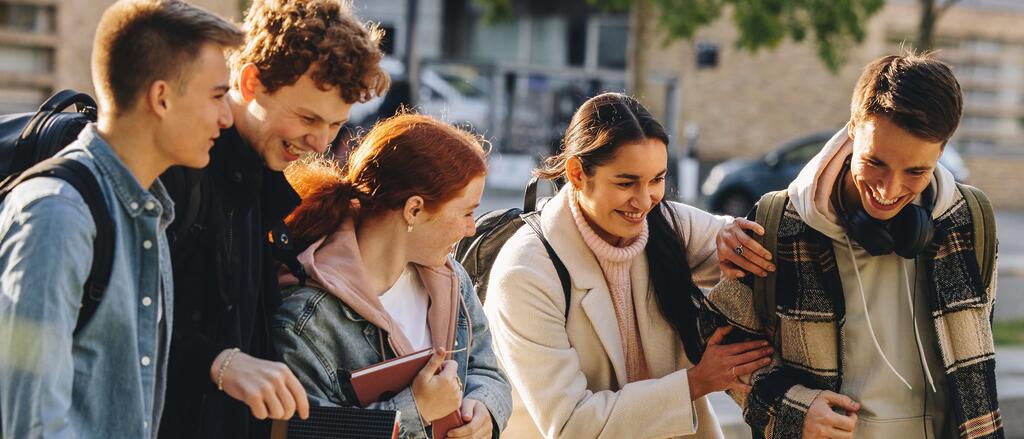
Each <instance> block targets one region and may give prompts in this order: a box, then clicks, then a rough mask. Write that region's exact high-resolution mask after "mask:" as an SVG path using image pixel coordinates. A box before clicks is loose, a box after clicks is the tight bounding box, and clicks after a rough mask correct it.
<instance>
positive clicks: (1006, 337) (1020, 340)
mask: <svg viewBox="0 0 1024 439" xmlns="http://www.w3.org/2000/svg"><path fill="white" fill-rule="evenodd" d="M992 338H994V339H995V342H996V344H997V345H1003V346H1014V345H1016V346H1021V345H1024V320H1009V321H1000V320H996V321H995V323H993V324H992Z"/></svg>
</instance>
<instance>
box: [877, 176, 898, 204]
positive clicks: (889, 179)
mask: <svg viewBox="0 0 1024 439" xmlns="http://www.w3.org/2000/svg"><path fill="white" fill-rule="evenodd" d="M903 186H904V184H903V182H902V181H900V179H899V177H897V176H894V175H892V174H891V173H886V174H885V175H883V176H882V178H881V180H880V181H879V185H878V187H876V188H875V190H877V191H878V195H879V196H880V197H882V198H885V199H887V200H891V199H893V198H896V197H898V196H900V195H901V192H902V191H901V190H900V188H902V187H903Z"/></svg>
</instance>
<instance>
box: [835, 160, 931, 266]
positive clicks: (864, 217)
mask: <svg viewBox="0 0 1024 439" xmlns="http://www.w3.org/2000/svg"><path fill="white" fill-rule="evenodd" d="M848 171H849V165H847V167H846V169H845V170H844V174H845V172H848ZM842 177H845V175H843V176H842ZM838 184H842V178H841V179H840V183H838ZM934 197H935V190H934V189H932V185H931V183H929V184H928V187H927V188H925V190H924V193H923V196H922V197H921V202H922V204H923V206H918V205H916V204H908V205H906V206H905V207H904V208H903V210H901V211H900V213H898V214H896V216H895V217H893V218H892V219H889V220H886V221H881V220H877V219H875V218H873V217H871V215H869V214H868V213H867V212H866V211H865V210H864V208H863V207H859V206H858V207H856V208H853V209H846V208H845V206H844V207H843V219H844V220H845V222H846V224H845V226H846V233H847V234H848V235H849V236H850V238H851V239H853V240H854V241H857V243H858V244H860V246H861V247H864V250H866V251H867V252H868V253H869V254H871V255H872V256H881V255H887V254H890V253H893V252H895V253H896V254H898V255H900V256H902V257H904V258H907V259H914V258H915V257H917V255H919V254H921V253H922V252H924V250H925V249H926V248H928V245H929V244H931V243H932V238H933V237H934V235H935V223H934V222H932V213H931V212H932V204H933V198H934ZM840 199H842V196H841V195H840Z"/></svg>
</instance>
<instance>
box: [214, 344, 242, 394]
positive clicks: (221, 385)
mask: <svg viewBox="0 0 1024 439" xmlns="http://www.w3.org/2000/svg"><path fill="white" fill-rule="evenodd" d="M239 351H241V349H239V348H234V349H231V352H228V356H227V357H225V358H224V361H223V362H222V363H220V369H219V370H218V371H217V390H220V391H222V392H223V391H224V370H226V369H227V368H228V365H229V364H231V359H232V358H235V354H237V353H238V352H239Z"/></svg>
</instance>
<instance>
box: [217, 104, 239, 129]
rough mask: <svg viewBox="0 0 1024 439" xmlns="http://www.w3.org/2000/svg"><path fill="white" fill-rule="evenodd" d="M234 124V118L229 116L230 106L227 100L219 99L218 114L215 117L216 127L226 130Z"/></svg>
mask: <svg viewBox="0 0 1024 439" xmlns="http://www.w3.org/2000/svg"><path fill="white" fill-rule="evenodd" d="M234 124H235V116H234V115H233V114H231V106H230V105H228V100H227V99H221V104H220V114H219V115H218V117H217V125H218V126H220V127H221V128H228V127H230V126H231V125H234Z"/></svg>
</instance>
